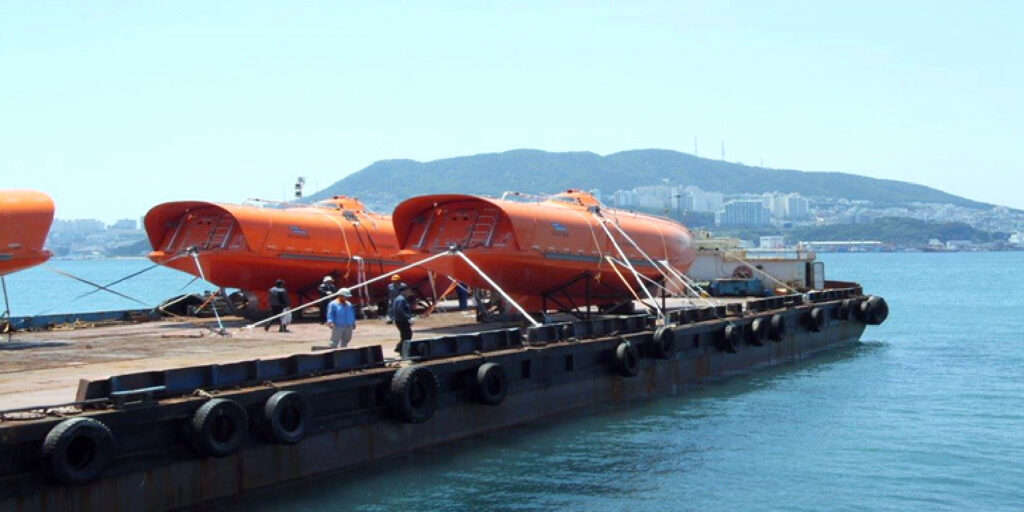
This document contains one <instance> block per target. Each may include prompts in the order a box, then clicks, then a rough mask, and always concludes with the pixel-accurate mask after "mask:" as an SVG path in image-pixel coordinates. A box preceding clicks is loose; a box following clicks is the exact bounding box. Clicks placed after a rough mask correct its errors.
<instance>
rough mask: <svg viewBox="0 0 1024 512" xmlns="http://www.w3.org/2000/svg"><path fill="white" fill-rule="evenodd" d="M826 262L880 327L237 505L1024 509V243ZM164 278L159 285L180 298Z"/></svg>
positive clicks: (65, 287) (835, 257)
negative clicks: (667, 391) (677, 391)
mask: <svg viewBox="0 0 1024 512" xmlns="http://www.w3.org/2000/svg"><path fill="white" fill-rule="evenodd" d="M821 259H822V260H824V261H825V262H826V265H827V269H826V273H827V275H828V276H829V277H830V278H833V279H842V280H854V281H859V282H861V283H863V284H864V287H865V289H866V290H867V291H868V292H870V293H875V294H879V295H882V296H884V297H885V298H886V299H887V300H888V302H889V305H890V310H891V313H890V316H889V320H888V321H887V323H886V324H885V325H883V326H880V327H869V328H868V330H867V331H866V333H865V335H864V338H863V340H862V342H861V343H860V344H858V345H857V346H853V347H849V348H846V349H841V350H837V351H833V352H831V353H828V354H825V355H823V356H821V357H817V358H815V359H813V360H812V361H809V362H804V363H800V364H796V365H791V366H786V367H783V368H776V369H772V370H769V371H764V372H760V373H755V374H752V375H749V376H744V377H738V378H733V379H731V380H728V381H726V382H723V383H719V384H714V385H710V386H707V387H705V388H703V389H700V390H697V391H695V392H691V393H689V394H687V395H683V396H676V397H666V398H661V399H656V400H650V401H644V402H640V403H633V404H631V405H628V406H622V407H611V406H608V407H601V408H592V409H589V410H586V411H583V412H582V413H574V414H572V415H571V416H563V417H559V418H555V419H552V420H548V421H545V422H543V423H534V424H530V425H527V426H522V427H518V428H514V429H510V430H505V431H502V432H497V433H493V434H490V435H487V436H484V437H479V438H475V439H470V440H465V441H461V442H457V443H453V444H451V445H447V446H444V447H440V448H436V449H433V450H431V451H427V452H418V453H416V454H415V455H413V456H411V457H407V458H401V459H396V460H388V461H383V462H379V463H375V464H372V465H370V466H368V467H366V468H364V469H361V470H358V471H355V472H349V473H341V474H335V475H331V476H328V477H324V478H320V479H317V480H315V481H311V482H308V483H305V484H302V485H299V486H293V487H289V488H286V489H282V490H279V491H275V492H272V493H268V494H264V495H261V496H258V497H255V498H253V499H250V500H247V501H244V502H241V503H236V504H232V505H231V506H229V507H227V508H228V509H230V510H239V511H253V510H261V511H263V510H269V511H335V510H361V511H384V510H516V511H533V510H588V511H589V510H597V511H605V510H607V511H620V510H628V511H630V512H638V511H675V510H694V511H747V510H756V511H761V510H778V511H801V510H829V511H832V510H864V511H875V510H907V511H921V510H925V511H932V510H950V511H953V510H956V511H961V510H986V511H987V510H1022V509H1024V335H1022V334H1021V333H1022V330H1024V326H1022V324H1021V322H1020V320H1019V319H1020V316H1021V311H1022V309H1024V277H1020V276H1018V275H1017V272H1018V270H1017V269H1019V268H1020V267H1021V266H1022V264H1024V253H982V254H967V253H958V254H856V255H850V254H824V255H821ZM58 263H61V262H58ZM75 263H80V264H82V265H83V267H81V268H79V272H80V274H79V275H81V276H82V277H86V278H89V275H88V272H87V269H88V267H89V265H98V266H102V265H107V264H108V263H109V262H75ZM138 263H139V264H140V266H139V268H140V269H141V268H144V267H145V266H146V264H147V263H146V262H145V261H140V262H138ZM110 264H112V265H115V266H120V268H121V274H120V275H123V274H126V273H128V271H129V270H130V268H128V264H127V263H126V262H114V263H110ZM161 270H162V269H161ZM69 271H70V270H69ZM165 272H168V273H169V274H167V273H164V272H161V274H160V275H161V276H163V277H161V284H160V285H156V284H153V285H151V286H150V287H151V288H154V289H155V288H161V287H165V286H166V287H168V288H174V289H173V290H170V291H172V292H173V291H175V290H176V289H177V287H180V286H182V285H184V284H185V283H186V282H188V280H189V277H188V276H185V275H183V274H177V273H170V272H171V271H165ZM37 273H38V271H33V273H32V274H28V273H25V274H26V275H31V276H34V275H37ZM115 274H117V273H116V272H115ZM16 277H17V278H21V279H27V278H22V277H21V274H17V275H15V276H11V279H9V284H8V285H9V287H11V285H12V283H13V282H14V281H15V278H16ZM112 277H113V278H116V277H119V276H118V275H113V276H112ZM165 279H166V280H165ZM46 280H47V281H54V282H55V283H56V285H55V286H51V287H49V288H47V287H46V286H44V285H43V284H41V283H40V284H37V285H36V286H37V287H38V288H39V289H41V290H48V292H47V293H48V294H49V295H51V296H67V295H68V293H73V294H77V293H78V292H79V290H78V289H77V288H76V289H74V290H72V289H71V288H72V284H69V283H66V282H64V280H63V278H60V280H55V279H54V277H53V276H52V275H48V276H46ZM90 280H97V281H102V279H100V278H98V277H95V276H93V277H92V278H91V279H90ZM111 280H112V279H111ZM140 280H142V279H141V278H140ZM143 281H145V280H143ZM199 288H200V289H201V288H202V287H199ZM122 291H125V293H128V292H127V288H125V289H124V290H122ZM135 291H136V293H139V294H140V295H141V294H143V293H146V291H145V290H143V289H136V290H135ZM159 291H160V293H155V294H154V295H151V296H150V297H151V298H152V300H158V299H162V298H164V297H166V296H169V295H171V293H167V292H168V290H167V289H161V290H159ZM44 304H45V303H44ZM26 307H27V306H26ZM34 307H38V305H36V306H34ZM124 307H127V306H124ZM28 309H31V308H28Z"/></svg>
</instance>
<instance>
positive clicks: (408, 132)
mask: <svg viewBox="0 0 1024 512" xmlns="http://www.w3.org/2000/svg"><path fill="white" fill-rule="evenodd" d="M554 4H558V6H557V7H556V6H554ZM1021 6H1024V3H1019V2H1005V3H998V2H948V3H944V2H934V1H929V2H919V3H913V2H902V1H899V2H894V1H886V2H819V1H807V2H761V1H751V2H692V3H687V2H682V1H670V2H640V1H629V2H617V3H604V2H601V3H598V2H593V3H590V2H587V3H583V2H579V3H577V2H512V1H510V2H476V1H472V2H430V3H427V2H423V3H413V2H376V1H375V2H359V3H347V2H327V1H324V2H295V1H289V2H277V3H269V2H232V1H215V2H209V1H206V2H161V3H156V2H120V3H105V2H91V1H90V2H79V1H74V2H67V3H59V2H44V1H40V2H4V3H3V4H0V119H2V122H0V188H33V189H39V190H43V191H46V192H48V193H49V194H50V195H52V196H53V197H54V199H55V201H56V203H57V216H58V218H76V217H79V218H80V217H93V218H99V219H102V220H105V221H112V220H114V219H116V218H122V217H138V216H140V215H142V214H144V213H145V211H146V210H148V209H149V208H150V207H151V206H153V205H155V204H157V203H160V202H164V201H170V200H179V199H206V200H217V201H229V202H239V201H242V200H244V199H245V198H247V197H262V198H270V199H281V198H282V197H283V196H284V195H285V194H286V193H290V190H291V186H292V184H293V182H294V180H295V177H297V176H305V177H307V179H308V182H309V185H310V186H309V191H313V190H317V189H320V188H323V187H325V186H327V185H329V184H331V183H333V182H335V181H337V180H338V179H341V178H342V177H344V176H345V175H347V174H349V173H351V172H354V171H357V170H359V169H362V168H363V167H365V166H367V165H369V164H370V163H372V162H374V161H376V160H383V159H392V158H411V159H416V160H433V159H437V158H445V157H451V156H460V155H468V154H476V153H484V152H495V151H504V150H508V149H516V148H537V149H543V150H549V151H593V152H596V153H599V154H608V153H613V152H616V151H621V150H626V149H638V148H667V149H674V150H679V151H684V152H693V150H694V137H696V138H697V139H698V144H699V151H698V154H700V155H701V156H709V157H714V158H718V157H719V156H720V151H721V149H720V141H721V140H722V139H724V140H725V146H726V159H727V160H730V161H740V162H744V163H747V164H755V165H756V164H758V163H759V162H760V161H761V159H763V160H764V164H765V166H768V167H781V168H793V169H800V170H812V171H843V172H851V173H856V174H863V175H867V176H874V177H880V178H890V179H897V180H906V181H913V182H917V183H922V184H925V185H929V186H932V187H936V188H939V189H942V190H945V191H947V192H952V193H955V194H959V195H963V196H966V197H969V198H971V199H976V200H980V201H985V202H993V203H998V204H1005V205H1009V206H1013V207H1017V208H1024V187H1021V183H1022V182H1024V179H1021V178H1020V177H1019V176H1020V175H1021V173H1022V172H1024V156H1022V152H1021V147H1020V143H1021V142H1022V141H1024V121H1022V118H1024V99H1022V94H1024V55H1022V53H1024V35H1022V34H1024V7H1021ZM453 186H454V185H453ZM837 192H838V191H837Z"/></svg>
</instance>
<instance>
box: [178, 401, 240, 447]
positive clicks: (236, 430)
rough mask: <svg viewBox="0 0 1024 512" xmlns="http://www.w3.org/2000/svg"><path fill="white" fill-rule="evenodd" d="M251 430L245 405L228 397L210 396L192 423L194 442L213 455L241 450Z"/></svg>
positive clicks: (193, 417) (191, 430) (190, 425)
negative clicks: (211, 397)
mask: <svg viewBox="0 0 1024 512" xmlns="http://www.w3.org/2000/svg"><path fill="white" fill-rule="evenodd" d="M248 431H249V415H248V414H247V413H246V412H245V408H244V407H242V406H241V405H239V403H238V402H236V401H234V400H228V399H227V398H214V399H211V400H209V401H208V402H206V403H205V404H203V405H202V406H200V407H199V409H198V410H197V411H196V413H195V414H194V415H193V416H192V421H191V422H190V423H189V434H190V435H189V437H190V438H191V440H192V446H193V447H195V449H196V451H197V452H199V453H201V454H203V455H208V456H210V457H226V456H228V455H231V454H232V453H235V452H236V451H238V448H240V447H241V446H242V442H243V441H244V440H245V436H246V434H247V433H248Z"/></svg>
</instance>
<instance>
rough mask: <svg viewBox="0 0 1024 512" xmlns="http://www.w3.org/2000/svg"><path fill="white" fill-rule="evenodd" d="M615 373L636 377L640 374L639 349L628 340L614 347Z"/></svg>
mask: <svg viewBox="0 0 1024 512" xmlns="http://www.w3.org/2000/svg"><path fill="white" fill-rule="evenodd" d="M615 373H618V374H619V375H621V376H623V377H636V376H637V375H639V374H640V351H638V350H637V349H636V347H635V346H633V344H632V343H630V342H628V341H623V342H621V343H619V344H618V346H616V347H615Z"/></svg>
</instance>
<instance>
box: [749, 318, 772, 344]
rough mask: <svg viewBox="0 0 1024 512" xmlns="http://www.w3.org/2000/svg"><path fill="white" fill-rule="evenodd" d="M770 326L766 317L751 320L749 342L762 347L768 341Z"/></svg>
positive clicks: (769, 321)
mask: <svg viewBox="0 0 1024 512" xmlns="http://www.w3.org/2000/svg"><path fill="white" fill-rule="evenodd" d="M771 328H772V326H771V320H769V319H768V318H755V319H754V321H753V322H750V343H752V344H754V345H755V346H758V347H763V346H764V344H765V342H767V341H768V335H769V334H770V332H769V331H771Z"/></svg>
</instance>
